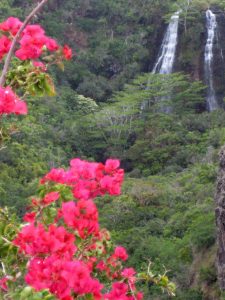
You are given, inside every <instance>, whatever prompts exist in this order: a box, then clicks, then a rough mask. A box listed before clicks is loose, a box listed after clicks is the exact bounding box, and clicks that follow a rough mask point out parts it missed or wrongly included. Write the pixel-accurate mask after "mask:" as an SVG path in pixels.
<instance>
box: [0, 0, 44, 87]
mask: <svg viewBox="0 0 225 300" xmlns="http://www.w3.org/2000/svg"><path fill="white" fill-rule="evenodd" d="M47 1H48V0H42V1H41V2H40V3H39V4H38V5H37V6H36V7H35V8H34V9H33V10H32V12H31V13H30V14H29V15H28V16H27V17H26V19H25V21H24V23H23V24H22V26H21V27H20V29H19V31H18V32H17V34H16V36H15V37H14V39H13V41H12V45H11V47H10V50H9V52H8V54H7V56H6V60H5V63H4V67H3V70H2V74H1V77H0V86H4V84H5V79H6V74H7V72H8V70H9V66H10V62H11V60H12V56H13V53H14V50H15V48H16V44H17V43H18V40H19V38H20V35H21V33H22V32H23V30H24V29H25V27H26V26H27V24H28V23H29V22H30V20H31V19H32V18H33V17H34V15H36V14H37V13H38V12H39V10H40V9H41V8H42V6H43V5H44V4H45V3H47Z"/></svg>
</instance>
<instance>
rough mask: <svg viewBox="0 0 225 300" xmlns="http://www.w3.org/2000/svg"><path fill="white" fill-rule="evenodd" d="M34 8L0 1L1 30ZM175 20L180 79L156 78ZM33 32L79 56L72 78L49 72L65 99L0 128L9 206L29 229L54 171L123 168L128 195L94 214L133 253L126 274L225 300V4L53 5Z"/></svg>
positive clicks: (151, 292)
mask: <svg viewBox="0 0 225 300" xmlns="http://www.w3.org/2000/svg"><path fill="white" fill-rule="evenodd" d="M36 2H37V1H36ZM34 3H35V1H32V0H29V1H28V0H27V1H22V0H3V1H1V2H0V21H2V20H4V19H5V18H6V17H8V16H17V17H20V18H24V17H25V16H26V15H27V14H28V12H29V11H30V8H31V6H32V5H33V4H34ZM208 8H210V9H211V11H212V12H213V14H214V15H215V16H216V20H217V32H216V35H217V37H216V38H215V40H214V50H213V51H214V52H213V55H214V63H213V66H212V74H213V83H214V92H215V97H216V99H217V104H218V107H217V109H212V110H211V111H209V109H208V107H207V101H206V98H207V93H208V87H207V80H206V76H205V73H204V72H205V66H204V50H205V43H206V40H207V27H206V10H207V9H208ZM175 12H179V22H178V32H177V34H178V37H177V39H178V41H177V47H176V55H175V59H174V65H173V71H172V72H171V74H160V72H152V70H153V69H154V66H155V62H156V61H157V59H158V58H159V55H160V54H159V53H160V49H161V48H162V46H161V45H162V42H163V38H164V35H165V32H166V30H167V28H168V26H169V24H170V22H171V17H172V16H173V15H174V13H175ZM34 22H39V23H41V24H42V25H43V27H44V28H45V29H46V32H47V34H48V35H50V36H53V37H54V38H57V40H59V41H60V42H61V43H65V42H66V43H69V44H70V46H71V47H72V48H73V51H74V52H75V53H76V54H75V55H74V57H73V60H72V61H70V62H67V63H66V64H65V69H66V71H65V72H64V73H62V72H61V71H59V70H58V69H57V68H55V67H52V69H51V74H52V76H53V77H54V80H55V83H56V89H57V96H55V97H44V98H37V99H34V98H30V99H28V107H29V115H27V116H26V117H18V116H16V117H15V116H10V117H9V116H8V117H2V119H1V120H0V121H1V122H2V124H3V125H1V126H4V127H6V128H8V129H9V130H10V131H11V135H10V136H5V137H4V144H3V146H2V147H1V150H0V170H1V172H0V205H1V206H6V205H7V206H10V207H12V208H13V209H14V210H15V211H16V212H17V214H18V216H20V217H21V216H22V214H23V213H24V211H25V210H26V206H27V201H28V199H29V198H30V197H31V196H32V195H33V194H34V192H35V190H36V188H37V185H38V182H39V179H40V178H41V177H42V176H43V175H44V174H45V173H47V172H48V171H49V169H51V168H52V167H62V166H67V164H68V161H69V160H70V159H71V158H74V157H80V158H83V159H87V160H90V161H101V162H105V160H106V159H107V158H109V157H112V158H118V159H120V161H121V164H122V167H123V168H124V169H125V172H126V179H125V183H124V186H123V193H122V195H121V196H118V197H117V198H115V199H112V198H111V197H110V196H105V197H103V198H101V199H99V200H98V203H97V204H98V207H99V210H100V216H101V223H102V224H103V225H104V226H105V227H106V228H107V229H109V230H110V231H111V233H112V237H113V240H114V241H115V243H118V244H120V245H123V246H125V247H126V248H127V249H128V252H129V254H130V259H129V263H130V264H132V265H133V266H135V268H136V269H137V270H138V271H143V270H145V269H146V268H147V266H148V263H149V260H151V261H152V267H153V270H155V272H158V271H159V272H161V273H163V272H164V271H165V270H168V276H169V277H170V279H171V280H172V281H173V282H175V283H176V285H177V291H176V296H175V297H174V299H180V300H203V299H204V300H207V299H208V300H213V299H215V300H217V299H218V300H219V299H225V298H224V297H225V295H223V293H222V292H221V291H220V289H219V286H218V282H217V274H216V267H215V258H216V243H215V240H216V226H215V215H214V209H215V203H214V193H215V187H216V177H217V172H218V161H219V160H218V152H219V150H220V148H221V146H222V145H224V144H225V111H224V97H225V61H224V60H223V55H225V1H222V0H214V1H213V0H212V1H210V0H209V1H207V0H192V1H188V0H49V2H48V4H47V5H46V7H45V8H44V10H43V12H42V13H41V14H39V15H38V16H36V19H35V20H34ZM61 67H62V66H61ZM165 107H166V108H169V111H168V109H165ZM14 121H16V123H15V124H16V126H13V127H12V125H11V124H12V123H13V122H14ZM143 288H144V292H145V295H146V296H145V299H155V300H156V299H162V300H163V299H170V297H169V296H168V295H167V294H166V293H164V294H162V292H161V289H160V288H158V287H154V286H150V285H149V286H147V287H146V286H144V287H143Z"/></svg>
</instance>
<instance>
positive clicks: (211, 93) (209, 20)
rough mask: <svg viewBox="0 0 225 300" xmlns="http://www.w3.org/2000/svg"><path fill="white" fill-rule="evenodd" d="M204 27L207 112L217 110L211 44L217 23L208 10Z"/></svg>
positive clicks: (213, 15)
mask: <svg viewBox="0 0 225 300" xmlns="http://www.w3.org/2000/svg"><path fill="white" fill-rule="evenodd" d="M206 27H207V42H206V45H205V61H204V69H205V83H206V85H207V86H208V89H207V108H208V110H209V111H212V110H215V109H217V108H218V107H219V106H218V103H217V101H216V94H215V90H214V84H213V69H212V66H213V44H214V40H215V36H216V30H217V22H216V15H215V14H214V13H213V12H212V11H211V10H210V9H208V10H207V11H206Z"/></svg>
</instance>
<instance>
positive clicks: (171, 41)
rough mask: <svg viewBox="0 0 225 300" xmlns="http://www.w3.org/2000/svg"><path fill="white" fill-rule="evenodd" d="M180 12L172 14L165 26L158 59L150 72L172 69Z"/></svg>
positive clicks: (161, 72) (165, 71)
mask: <svg viewBox="0 0 225 300" xmlns="http://www.w3.org/2000/svg"><path fill="white" fill-rule="evenodd" d="M179 15H180V12H176V13H175V14H173V15H172V17H171V20H170V23H169V25H168V27H167V30H166V34H165V36H164V39H163V42H162V46H161V49H160V52H159V56H158V59H157V61H156V63H155V66H154V68H153V70H152V73H160V74H170V73H172V70H173V64H174V60H175V54H176V46H177V38H178V24H179Z"/></svg>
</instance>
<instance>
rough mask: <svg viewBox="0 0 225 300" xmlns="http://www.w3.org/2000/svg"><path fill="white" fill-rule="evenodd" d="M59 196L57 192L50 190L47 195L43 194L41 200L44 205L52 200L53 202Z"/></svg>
mask: <svg viewBox="0 0 225 300" xmlns="http://www.w3.org/2000/svg"><path fill="white" fill-rule="evenodd" d="M59 197H60V194H59V192H50V193H48V194H47V195H45V197H44V199H43V200H42V201H41V203H42V204H44V205H49V204H51V203H52V202H55V201H56V200H58V199H59Z"/></svg>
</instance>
